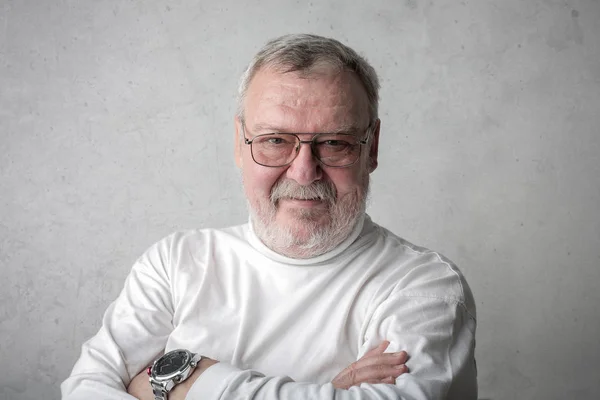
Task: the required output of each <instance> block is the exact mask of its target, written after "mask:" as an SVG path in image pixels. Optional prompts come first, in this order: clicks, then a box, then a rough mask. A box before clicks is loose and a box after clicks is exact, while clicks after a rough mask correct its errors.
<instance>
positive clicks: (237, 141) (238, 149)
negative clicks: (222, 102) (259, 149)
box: [233, 115, 243, 168]
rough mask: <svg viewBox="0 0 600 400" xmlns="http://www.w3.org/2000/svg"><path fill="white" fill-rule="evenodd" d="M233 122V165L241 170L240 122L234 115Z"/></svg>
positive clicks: (241, 130) (241, 133) (241, 132)
mask: <svg viewBox="0 0 600 400" xmlns="http://www.w3.org/2000/svg"><path fill="white" fill-rule="evenodd" d="M233 122H234V125H235V134H234V138H233V148H234V157H235V165H237V166H238V168H242V135H243V129H242V121H241V120H240V117H238V116H237V115H236V116H235V118H234V121H233Z"/></svg>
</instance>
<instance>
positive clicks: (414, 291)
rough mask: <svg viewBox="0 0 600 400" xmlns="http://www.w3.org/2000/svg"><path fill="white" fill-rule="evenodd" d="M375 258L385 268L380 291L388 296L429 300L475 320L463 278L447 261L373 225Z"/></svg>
mask: <svg viewBox="0 0 600 400" xmlns="http://www.w3.org/2000/svg"><path fill="white" fill-rule="evenodd" d="M373 233H374V235H375V240H374V242H373V246H374V247H375V248H376V249H377V250H376V254H377V255H378V257H379V258H380V259H381V262H382V264H383V265H384V266H385V268H384V270H383V271H381V272H382V273H383V276H384V279H383V282H382V289H385V291H386V292H387V293H388V294H389V295H393V296H401V297H406V298H418V297H420V298H431V299H438V300H440V301H443V302H446V303H455V304H457V305H460V306H461V307H464V308H465V309H466V311H467V312H468V313H469V314H471V315H472V316H473V317H475V302H474V299H473V295H472V292H471V289H470V288H469V285H468V283H467V280H466V279H465V276H464V275H463V274H462V272H461V271H460V269H459V268H458V267H457V266H456V264H454V262H452V261H451V260H450V259H448V258H447V257H445V256H444V255H443V254H441V253H439V252H437V251H434V250H430V249H428V248H425V247H422V246H418V245H415V244H413V243H411V242H409V241H408V240H406V239H404V238H401V237H400V236H398V235H396V234H394V233H392V232H391V231H390V230H388V229H386V228H384V227H382V226H380V225H377V224H373Z"/></svg>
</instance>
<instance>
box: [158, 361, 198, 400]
mask: <svg viewBox="0 0 600 400" xmlns="http://www.w3.org/2000/svg"><path fill="white" fill-rule="evenodd" d="M201 359H202V356H201V355H199V354H194V353H192V352H191V351H188V350H182V349H177V350H172V351H169V352H168V353H166V354H165V355H163V356H161V357H159V358H158V359H156V361H154V362H153V363H152V365H151V366H149V367H148V370H147V372H148V376H149V377H150V385H151V386H152V391H153V392H154V400H167V393H169V392H170V391H171V390H173V388H174V387H175V385H177V384H178V383H181V382H183V381H185V380H186V379H187V378H188V377H189V376H190V375H191V373H192V371H193V370H194V369H195V368H196V366H197V365H198V363H199V362H200V360H201Z"/></svg>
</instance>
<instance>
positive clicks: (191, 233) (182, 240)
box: [138, 224, 248, 266]
mask: <svg viewBox="0 0 600 400" xmlns="http://www.w3.org/2000/svg"><path fill="white" fill-rule="evenodd" d="M247 236H248V224H242V225H236V226H231V227H227V228H201V229H188V230H180V231H176V232H173V233H171V234H169V235H167V236H165V237H163V238H161V239H159V240H158V241H156V242H155V243H154V244H152V245H151V246H150V247H149V248H148V249H147V250H146V251H145V252H144V254H143V255H142V256H141V257H140V259H139V260H138V261H146V262H148V261H149V262H151V263H152V264H155V263H158V264H162V265H165V266H166V265H171V266H173V265H178V264H180V262H181V261H182V260H184V259H186V258H188V257H189V256H192V257H193V258H198V257H199V256H201V255H202V254H208V253H210V252H219V251H222V249H223V248H228V247H231V246H234V245H235V243H237V242H240V241H243V242H247Z"/></svg>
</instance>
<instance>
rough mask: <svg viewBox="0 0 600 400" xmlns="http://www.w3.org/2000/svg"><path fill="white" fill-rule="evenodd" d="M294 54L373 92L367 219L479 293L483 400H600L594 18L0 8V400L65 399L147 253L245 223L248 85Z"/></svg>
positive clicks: (419, 8) (33, 5) (460, 12)
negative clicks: (243, 137)
mask: <svg viewBox="0 0 600 400" xmlns="http://www.w3.org/2000/svg"><path fill="white" fill-rule="evenodd" d="M290 32H313V33H318V34H323V35H328V36H333V37H336V38H338V39H340V40H342V41H344V42H346V43H348V44H350V45H351V46H353V47H354V48H356V49H357V50H358V51H360V52H361V53H363V54H364V55H366V56H367V58H368V59H369V60H370V61H371V62H372V63H373V64H374V66H375V67H376V68H377V70H378V72H379V73H380V75H381V81H382V86H383V88H382V91H381V97H382V99H381V119H382V137H381V141H382V146H381V156H380V157H381V162H380V167H379V169H378V170H377V171H376V172H375V173H374V175H373V185H372V186H373V189H372V201H371V204H370V211H369V212H370V214H371V215H372V216H373V218H374V219H375V220H376V221H379V222H380V223H382V224H383V225H385V226H387V227H388V228H390V229H392V230H393V231H395V232H396V233H397V234H399V235H401V236H403V237H405V238H407V239H408V240H410V241H413V242H415V243H417V244H420V245H424V246H427V247H430V248H433V249H436V250H438V251H441V252H443V253H444V254H446V255H447V256H448V257H449V258H451V259H453V260H454V261H455V262H456V263H457V264H458V265H459V267H460V268H461V269H462V271H463V272H464V273H465V275H466V277H467V279H468V280H469V282H470V284H471V287H472V289H473V292H474V294H475V298H476V301H477V306H478V314H479V328H478V347H477V357H478V366H479V384H480V397H481V398H483V399H498V400H499V399H519V400H522V399H598V398H600V366H599V362H598V360H600V344H599V337H600V311H599V308H600V290H598V286H599V284H600V215H599V214H600V213H599V210H598V205H599V204H600V160H599V156H598V154H599V153H600V137H599V126H600V2H599V1H598V0H561V1H559V0H502V1H500V0H497V1H488V0H484V1H475V0H470V1H469V0H465V1H460V2H459V1H450V0H440V1H435V2H433V1H415V0H403V1H400V0H372V1H359V0H355V1H341V0H338V1H333V0H330V1H316V0H313V1H294V2H285V1H274V0H270V1H266V0H265V1H256V0H254V1H245V2H242V1H241V0H240V1H193V0H172V1H142V0H132V1H117V0H102V1H92V0H88V1H74V0H73V1H69V0H64V1H42V0H0V135H1V136H0V268H1V275H2V277H3V284H2V287H1V289H0V360H1V362H0V399H2V400H29V399H38V398H59V389H58V385H59V383H60V382H61V381H62V380H63V379H64V378H65V377H66V376H67V375H68V373H69V372H70V369H71V368H72V365H73V363H74V362H75V360H76V358H77V356H78V353H79V348H80V345H81V344H82V342H83V341H84V340H85V339H87V338H88V337H90V336H91V335H92V334H94V333H95V332H96V330H97V329H98V327H99V324H100V319H101V316H102V313H103V311H104V309H105V308H106V307H107V306H108V304H109V303H110V302H111V301H112V300H113V299H114V298H115V297H116V296H117V294H118V292H119V291H120V289H121V287H122V284H123V280H124V278H125V276H126V274H127V273H128V271H129V269H130V267H131V265H132V263H133V261H134V260H135V259H136V258H137V257H138V256H139V255H140V254H141V253H142V252H143V251H144V250H145V249H146V248H147V247H148V246H149V245H150V244H152V243H153V242H154V241H156V240H158V239H159V238H161V237H163V236H165V235H167V234H169V233H170V232H172V231H174V230H178V229H187V228H194V227H222V226H227V225H231V224H237V223H242V222H245V220H246V211H245V203H244V199H243V194H242V191H241V189H240V179H239V176H238V171H237V170H236V167H235V165H234V163H233V157H232V149H233V141H232V138H233V112H234V107H235V105H234V96H235V91H236V85H237V79H238V76H239V75H240V73H241V72H242V70H243V68H244V67H245V65H246V63H247V62H248V61H249V59H250V57H251V56H252V55H253V54H254V52H256V50H257V49H258V48H259V47H260V46H261V45H262V44H263V43H264V42H265V41H266V40H267V39H269V38H272V37H274V36H278V35H280V34H284V33H290Z"/></svg>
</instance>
